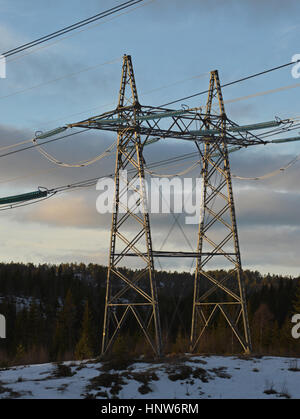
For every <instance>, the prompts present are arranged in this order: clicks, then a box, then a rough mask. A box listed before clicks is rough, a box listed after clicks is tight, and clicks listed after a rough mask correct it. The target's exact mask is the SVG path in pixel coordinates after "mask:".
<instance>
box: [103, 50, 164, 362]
mask: <svg viewBox="0 0 300 419" xmlns="http://www.w3.org/2000/svg"><path fill="white" fill-rule="evenodd" d="M117 111H118V112H117V116H118V118H119V119H121V120H123V121H125V122H126V123H125V125H124V127H120V128H119V130H118V143H117V157H116V166H115V205H114V212H113V216H112V226H111V239H110V255H109V266H108V273H107V285H106V300H105V313H104V326H103V338H102V355H104V354H105V353H107V352H108V351H109V350H110V349H111V347H112V345H113V343H114V341H115V339H116V337H117V335H118V333H119V331H120V328H121V326H123V325H124V323H125V322H126V319H127V317H128V315H129V314H131V315H133V316H134V318H135V319H136V321H137V325H138V326H139V327H140V329H141V330H142V332H143V333H144V335H145V338H146V339H147V341H148V343H149V344H150V346H151V347H152V349H153V351H154V353H155V354H156V355H157V356H160V355H161V350H162V344H161V331H160V319H159V310H158V301H157V289H156V282H155V276H154V264H153V255H152V241H151V233H150V222H149V214H148V212H147V205H146V204H147V203H146V198H145V189H144V188H145V185H144V176H145V175H144V159H143V155H142V148H143V146H142V142H141V136H140V134H139V122H138V121H137V117H138V116H139V114H140V111H141V106H140V104H139V101H138V95H137V89H136V84H135V77H134V72H133V67H132V62H131V57H130V56H128V55H125V56H124V59H123V68H122V78H121V87H120V92H119V101H118V107H117ZM125 171H126V172H125ZM125 173H126V176H125ZM128 190H131V191H134V194H135V198H134V199H133V200H131V201H132V202H131V203H128V206H127V201H126V200H125V199H124V197H125V196H127V195H126V194H127V193H128ZM128 202H129V200H128ZM138 208H139V209H140V211H137V209H138ZM129 253H130V254H131V255H132V254H134V255H135V256H136V257H137V259H138V261H139V262H140V266H142V267H141V269H140V270H139V271H137V273H136V274H135V275H134V276H133V277H130V276H129V275H128V273H127V272H126V271H125V270H124V269H123V270H122V268H120V263H121V262H124V258H125V259H126V256H128V255H129Z"/></svg>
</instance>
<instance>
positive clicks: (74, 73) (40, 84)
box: [0, 57, 121, 99]
mask: <svg viewBox="0 0 300 419" xmlns="http://www.w3.org/2000/svg"><path fill="white" fill-rule="evenodd" d="M120 60H121V57H119V58H115V59H113V60H109V61H106V62H104V63H101V64H96V65H93V66H90V67H86V68H83V69H82V70H79V71H76V72H73V73H69V74H65V75H64V76H61V77H57V78H56V79H52V80H48V81H45V82H42V83H39V84H36V85H34V86H30V87H26V88H25V89H22V90H17V91H15V92H12V93H9V94H7V95H4V96H0V99H6V98H8V97H11V96H15V95H18V94H21V93H25V92H27V91H30V90H33V89H37V88H39V87H42V86H46V85H48V84H51V83H55V82H57V81H60V80H64V79H66V78H69V77H73V76H76V75H78V74H81V73H84V72H87V71H91V70H94V69H96V68H98V67H101V66H104V65H108V64H114V63H116V62H118V61H120Z"/></svg>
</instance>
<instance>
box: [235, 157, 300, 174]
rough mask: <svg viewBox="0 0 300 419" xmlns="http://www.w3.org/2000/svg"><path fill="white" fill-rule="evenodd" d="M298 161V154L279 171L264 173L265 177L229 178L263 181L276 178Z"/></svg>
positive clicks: (299, 158)
mask: <svg viewBox="0 0 300 419" xmlns="http://www.w3.org/2000/svg"><path fill="white" fill-rule="evenodd" d="M299 160H300V154H299V155H298V156H296V157H295V158H293V160H291V161H290V162H289V163H288V164H286V165H285V166H282V167H280V168H279V169H277V170H273V171H272V172H269V173H266V174H265V175H262V176H255V177H243V176H237V175H231V176H232V177H233V178H235V179H239V180H263V179H268V178H270V177H273V176H276V175H278V174H279V173H282V172H284V171H285V170H287V169H289V168H290V167H291V166H293V165H294V164H295V163H297V161H299Z"/></svg>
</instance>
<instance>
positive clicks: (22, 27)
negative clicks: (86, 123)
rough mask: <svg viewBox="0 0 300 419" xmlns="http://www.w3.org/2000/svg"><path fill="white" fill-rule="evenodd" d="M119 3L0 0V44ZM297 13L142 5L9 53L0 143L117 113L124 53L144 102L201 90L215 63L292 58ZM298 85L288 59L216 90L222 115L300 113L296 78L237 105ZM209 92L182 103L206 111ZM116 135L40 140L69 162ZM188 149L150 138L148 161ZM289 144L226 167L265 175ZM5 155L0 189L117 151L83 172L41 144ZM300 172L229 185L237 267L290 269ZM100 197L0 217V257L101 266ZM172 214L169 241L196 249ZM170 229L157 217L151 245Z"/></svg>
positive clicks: (46, 182) (279, 6)
mask: <svg viewBox="0 0 300 419" xmlns="http://www.w3.org/2000/svg"><path fill="white" fill-rule="evenodd" d="M120 2H121V1H120V0H118V1H116V0H86V1H85V2H82V1H79V0H72V1H71V0H64V1H57V0H53V1H52V2H49V1H46V0H39V1H37V0H27V1H24V0H10V1H8V0H0V8H1V15H0V46H1V50H0V53H4V52H6V51H7V50H9V49H10V48H14V47H16V46H19V45H21V44H24V43H26V42H29V41H31V40H33V39H36V38H39V37H40V36H43V35H46V34H48V33H51V32H53V31H55V30H58V29H61V28H62V27H64V26H67V25H70V24H72V23H74V22H77V21H79V20H82V19H85V18H87V17H89V16H92V15H95V14H96V13H99V12H101V11H104V10H106V9H108V8H110V7H112V6H114V5H117V4H119V3H120ZM299 14H300V4H299V2H297V1H293V0H287V1H285V2H282V1H280V0H261V1H259V0H227V1H225V0H210V1H206V0H184V1H183V0H145V1H144V2H142V3H141V4H140V5H138V6H134V7H133V8H132V9H127V10H126V11H125V12H122V13H119V14H117V15H114V16H112V17H108V18H106V19H104V20H100V21H98V22H96V23H94V24H91V25H89V26H86V27H84V28H82V30H78V31H74V32H71V33H69V34H67V35H64V36H62V37H60V38H56V39H54V40H52V41H49V42H48V43H45V44H42V45H40V46H38V47H36V48H33V49H31V50H28V51H24V52H21V53H20V54H17V55H14V56H12V57H10V58H8V59H7V69H6V73H7V77H6V78H5V79H0V107H1V119H0V147H4V146H7V145H10V144H14V143H17V142H22V141H24V140H27V139H30V138H32V137H33V136H34V133H35V132H36V131H45V130H49V129H52V128H56V127H58V126H61V125H64V124H66V123H70V122H75V121H78V120H82V119H84V118H86V117H88V116H92V115H97V114H100V113H102V112H105V111H108V110H110V109H113V108H114V107H115V106H116V103H117V97H118V90H119V85H120V75H121V63H122V56H123V54H130V55H131V56H132V60H133V64H134V69H135V75H136V83H137V88H138V92H139V98H140V102H141V103H142V104H144V105H153V106H155V105H161V104H163V103H166V102H169V101H172V100H176V99H178V98H181V97H185V96H188V95H192V94H193V93H196V92H200V91H202V90H205V89H206V88H207V87H208V81H209V71H211V70H214V69H218V70H219V75H220V79H221V82H222V83H223V84H224V83H227V82H230V81H233V80H236V79H239V78H241V77H244V76H247V75H250V74H252V73H256V72H259V71H262V70H265V69H268V68H270V67H274V66H277V65H280V64H284V63H287V62H290V61H291V59H292V56H293V55H294V54H297V53H299V54H300V48H299V32H300V24H299ZM296 83H300V80H296V79H295V78H293V77H292V74H291V67H287V68H284V69H281V70H278V71H276V72H273V73H270V74H268V75H265V76H261V77H257V78H254V79H251V80H249V81H247V82H244V83H239V84H236V85H234V86H231V87H227V88H224V91H223V95H224V100H225V102H228V104H227V105H226V111H227V114H228V116H229V118H230V119H232V120H234V121H235V122H236V123H239V124H248V123H255V122H262V121H268V120H273V119H274V118H275V117H280V118H287V117H294V116H299V115H300V109H299V100H298V98H299V88H300V87H295V88H291V89H286V90H283V91H281V92H277V93H270V94H266V95H263V96H256V97H253V98H248V99H247V100H241V101H234V99H236V98H240V97H245V96H248V95H252V94H254V93H258V92H265V91H268V90H273V89H277V88H280V87H284V86H291V85H294V84H296ZM205 99H206V98H205V96H199V97H195V98H193V99H191V100H187V101H184V104H185V105H188V106H202V105H204V104H205ZM231 101H232V102H231ZM230 102H231V103H230ZM181 105H182V104H181V103H177V104H175V105H173V106H174V109H177V108H180V107H181ZM290 135H297V133H296V132H293V134H290ZM285 136H289V134H286V135H285ZM114 140H115V137H114V135H111V134H109V133H101V132H91V133H89V134H85V133H82V134H80V135H77V136H74V137H70V138H69V139H65V140H63V141H60V142H57V143H53V144H51V145H48V146H47V148H46V149H47V151H48V152H50V153H52V154H54V155H55V156H56V157H57V158H58V159H60V160H62V161H66V162H75V161H79V160H86V159H89V158H91V157H94V156H95V155H98V154H100V153H101V152H102V151H103V150H105V149H106V148H107V147H108V146H109V145H111V144H112V143H113V142H114ZM193 151H195V150H194V146H193V145H192V144H191V145H190V144H187V143H186V142H184V144H183V143H182V142H180V141H179V142H174V140H173V141H172V140H170V141H165V142H164V143H162V142H160V143H158V144H155V145H153V146H151V147H149V149H148V150H147V155H146V161H149V162H150V161H156V160H161V159H163V158H167V157H169V156H177V155H180V154H183V153H188V152H193ZM298 153H299V154H300V149H299V144H298V143H292V144H291V145H288V146H287V145H284V144H283V145H269V146H260V147H259V146H258V147H253V148H251V149H247V150H241V151H239V152H237V153H234V154H232V156H231V168H232V173H233V174H235V175H239V176H246V177H247V176H249V177H253V176H260V175H264V174H265V173H268V172H271V171H273V170H276V169H278V168H280V167H281V166H284V165H285V164H287V163H288V162H289V161H291V160H292V159H293V158H294V157H296V156H297V154H298ZM1 154H5V151H3V149H2V151H1V150H0V158H1V159H0V162H1V164H0V176H1V177H0V188H1V189H0V196H7V195H14V194H18V193H24V192H29V191H33V190H36V189H37V187H38V186H45V187H48V188H52V187H56V186H60V185H65V184H68V183H73V182H76V181H80V180H84V179H88V178H93V177H98V176H104V175H106V174H110V173H111V172H112V171H113V168H114V155H113V153H111V155H110V156H108V157H107V158H106V159H104V160H101V161H100V162H98V163H95V164H94V165H91V166H88V167H85V168H64V167H58V166H57V165H54V164H53V163H50V162H49V161H48V160H46V159H44V157H42V156H41V155H40V154H39V153H38V152H37V150H28V151H24V152H20V153H16V154H12V155H9V156H2V157H1ZM186 164H187V165H188V164H190V163H189V162H187V163H186ZM185 167H187V166H185ZM159 169H160V170H161V171H162V172H163V173H164V172H165V170H164V168H159ZM170 170H171V169H170ZM299 170H300V162H299V163H296V164H295V165H293V166H292V167H291V168H290V169H289V170H288V171H286V172H283V173H281V174H279V175H277V176H274V177H272V178H269V179H267V180H262V181H250V180H248V181H245V180H244V181H242V180H234V181H233V186H234V194H235V202H236V211H237V218H238V228H239V239H240V247H241V252H242V262H243V266H244V268H250V269H257V270H259V271H261V272H262V273H267V272H271V273H284V274H287V275H299V273H300V259H299V249H300V215H299V208H300V193H299V181H298V179H299ZM157 171H159V170H158V169H157ZM196 175H197V174H196V173H193V176H196ZM98 195H99V192H98V191H97V190H96V188H95V187H93V188H90V189H88V190H76V191H72V192H66V193H64V194H60V195H57V196H55V197H53V198H52V199H49V200H47V201H45V202H41V203H39V204H36V205H32V206H28V207H23V208H19V209H13V210H9V211H2V212H0V216H1V218H2V222H1V227H0V229H1V230H0V231H1V242H0V252H1V260H2V261H5V262H9V261H19V262H33V263H59V262H85V263H88V262H94V263H101V264H107V260H108V240H109V234H110V216H106V215H105V216H104V215H100V214H98V213H97V211H96V199H97V196H98ZM179 221H180V222H181V226H182V229H183V230H184V232H185V234H184V235H182V231H180V229H178V228H177V230H176V229H174V230H173V231H172V234H171V235H170V236H169V240H170V242H169V243H168V244H166V245H165V248H166V249H174V248H175V247H176V246H175V245H176V243H182V247H184V250H191V249H190V248H189V246H190V245H191V246H195V245H196V237H197V226H186V225H185V224H184V217H183V216H181V217H179ZM168 223H169V224H168ZM171 225H172V217H166V216H163V217H158V216H155V217H153V222H152V228H153V231H152V234H153V242H154V247H155V248H156V249H158V248H160V247H161V244H162V243H163V241H164V237H165V236H166V234H168V232H169V229H170V228H171ZM174 246H175V247H174ZM185 247H186V248H185ZM177 250H181V248H180V249H177ZM162 266H163V267H164V268H166V269H173V268H174V261H172V265H171V264H170V263H169V262H168V261H164V262H163V263H162ZM175 267H176V268H177V269H188V270H189V269H191V261H188V262H186V261H180V260H178V261H176V265H175Z"/></svg>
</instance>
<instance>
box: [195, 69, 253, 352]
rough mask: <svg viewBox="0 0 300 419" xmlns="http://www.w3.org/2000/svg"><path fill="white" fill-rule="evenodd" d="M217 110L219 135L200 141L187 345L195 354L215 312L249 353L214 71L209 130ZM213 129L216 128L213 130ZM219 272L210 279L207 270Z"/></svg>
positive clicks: (220, 104)
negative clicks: (198, 203)
mask: <svg viewBox="0 0 300 419" xmlns="http://www.w3.org/2000/svg"><path fill="white" fill-rule="evenodd" d="M215 105H216V106H217V109H218V110H217V113H218V114H219V116H220V118H219V120H218V127H217V128H218V129H219V134H218V135H217V136H215V138H214V142H211V141H205V138H204V141H203V148H202V151H201V150H200V148H199V151H200V153H201V159H202V179H203V189H202V208H201V210H202V211H201V212H202V213H201V219H200V223H199V233H198V244H197V254H198V256H197V260H196V271H195V280H194V299H193V314H192V327H191V338H190V345H191V351H195V350H196V348H197V347H198V344H199V343H200V341H201V338H203V334H204V332H205V331H206V330H207V328H208V326H209V325H210V324H211V323H212V320H213V318H214V316H215V315H216V313H217V312H218V311H219V313H221V315H223V317H224V318H225V320H226V322H227V323H228V325H229V326H230V328H231V329H232V332H233V333H234V335H235V336H236V337H237V339H238V341H239V342H240V344H241V345H242V347H243V349H244V351H245V352H246V353H249V352H250V351H251V341H250V331H249V324H248V315H247V307H246V299H245V289H244V283H243V278H242V268H241V257H240V249H239V241H238V232H237V225H236V216H235V207H234V200H233V193H232V183H231V173H230V166H229V160H228V149H227V142H226V121H227V117H226V114H225V109H224V102H223V97H222V91H221V86H220V81H219V76H218V72H217V71H212V72H211V76H210V84H209V93H208V99H207V104H206V116H205V117H204V124H205V125H206V128H207V129H208V130H209V129H210V128H211V117H212V115H213V113H215V112H214V107H215ZM214 128H216V126H214ZM217 267H218V268H219V269H221V272H220V274H218V275H215V274H213V273H212V272H211V271H212V269H216V268H217Z"/></svg>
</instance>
